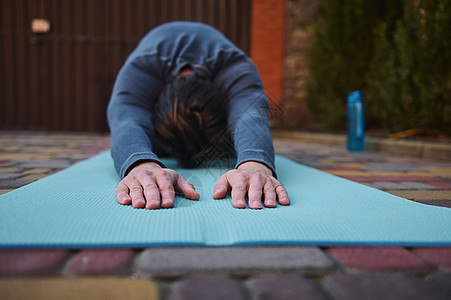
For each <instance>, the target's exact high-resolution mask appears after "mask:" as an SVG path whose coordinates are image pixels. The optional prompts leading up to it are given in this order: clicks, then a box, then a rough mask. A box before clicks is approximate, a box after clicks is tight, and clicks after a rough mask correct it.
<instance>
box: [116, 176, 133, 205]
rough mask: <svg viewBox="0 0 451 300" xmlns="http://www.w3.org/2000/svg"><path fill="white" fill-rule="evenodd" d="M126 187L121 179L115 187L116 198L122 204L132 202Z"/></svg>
mask: <svg viewBox="0 0 451 300" xmlns="http://www.w3.org/2000/svg"><path fill="white" fill-rule="evenodd" d="M128 192H129V190H128V187H127V186H126V185H125V184H124V183H123V182H122V181H121V182H119V184H118V185H117V188H116V199H117V202H119V203H120V204H122V205H130V204H131V203H132V198H131V197H130V195H129V194H128Z"/></svg>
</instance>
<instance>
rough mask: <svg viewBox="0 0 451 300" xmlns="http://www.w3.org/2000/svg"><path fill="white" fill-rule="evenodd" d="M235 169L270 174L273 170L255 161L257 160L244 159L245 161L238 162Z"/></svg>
mask: <svg viewBox="0 0 451 300" xmlns="http://www.w3.org/2000/svg"><path fill="white" fill-rule="evenodd" d="M237 169H238V170H247V171H253V172H259V173H264V174H266V175H270V176H272V175H273V172H272V170H271V168H269V167H268V166H267V165H265V164H264V163H261V162H257V161H246V162H244V163H242V164H240V165H239V166H238V167H237Z"/></svg>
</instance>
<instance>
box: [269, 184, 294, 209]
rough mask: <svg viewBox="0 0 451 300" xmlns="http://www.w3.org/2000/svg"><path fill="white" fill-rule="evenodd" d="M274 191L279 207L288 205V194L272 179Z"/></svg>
mask: <svg viewBox="0 0 451 300" xmlns="http://www.w3.org/2000/svg"><path fill="white" fill-rule="evenodd" d="M274 181H275V183H273V184H274V190H275V191H276V194H277V199H278V200H279V204H281V205H289V204H290V198H289V197H288V192H287V190H286V189H285V187H284V186H283V185H282V184H281V183H280V182H279V181H278V180H276V179H274Z"/></svg>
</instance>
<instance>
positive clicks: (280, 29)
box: [250, 0, 285, 106]
mask: <svg viewBox="0 0 451 300" xmlns="http://www.w3.org/2000/svg"><path fill="white" fill-rule="evenodd" d="M284 54H285V0H252V12H251V40H250V56H251V58H252V60H253V61H254V62H255V64H256V65H257V68H258V70H259V72H260V75H261V77H262V80H263V85H264V87H265V91H266V94H267V95H268V97H269V98H271V101H272V102H273V104H272V106H274V105H275V104H277V105H280V104H281V103H282V97H283V77H284V70H283V69H284Z"/></svg>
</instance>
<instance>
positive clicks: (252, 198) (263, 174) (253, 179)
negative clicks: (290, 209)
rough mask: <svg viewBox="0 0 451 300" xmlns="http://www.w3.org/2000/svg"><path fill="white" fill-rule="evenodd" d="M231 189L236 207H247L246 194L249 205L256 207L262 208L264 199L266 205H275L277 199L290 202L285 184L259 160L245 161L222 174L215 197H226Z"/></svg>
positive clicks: (280, 202)
mask: <svg viewBox="0 0 451 300" xmlns="http://www.w3.org/2000/svg"><path fill="white" fill-rule="evenodd" d="M229 191H231V195H232V204H233V206H235V207H236V208H245V207H246V201H245V200H244V198H245V197H246V194H247V195H248V199H249V207H250V208H254V209H260V208H262V199H263V202H264V205H265V206H266V207H275V206H276V205H277V202H276V201H277V200H278V201H279V204H281V205H289V204H290V199H289V198H288V193H287V191H286V190H285V188H284V187H283V185H282V184H281V183H280V182H279V181H278V180H277V179H276V178H274V177H273V176H272V171H271V169H270V168H268V167H267V166H265V165H264V164H262V163H259V162H253V161H249V162H245V163H243V164H241V165H240V166H238V168H237V169H236V170H230V171H228V172H227V173H226V174H224V175H222V176H221V177H220V178H219V180H218V182H217V183H216V185H215V187H214V191H213V198H215V199H220V198H224V197H225V195H226V194H227V192H229Z"/></svg>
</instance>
